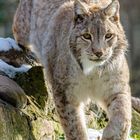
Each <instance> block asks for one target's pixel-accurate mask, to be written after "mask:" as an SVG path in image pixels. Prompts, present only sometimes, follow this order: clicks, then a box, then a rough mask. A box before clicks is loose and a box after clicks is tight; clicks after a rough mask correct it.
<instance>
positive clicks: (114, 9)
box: [104, 0, 120, 20]
mask: <svg viewBox="0 0 140 140" xmlns="http://www.w3.org/2000/svg"><path fill="white" fill-rule="evenodd" d="M119 9H120V4H119V1H118V0H112V2H111V4H109V6H108V7H107V8H105V9H104V13H105V15H106V16H108V17H114V19H116V20H118V19H119Z"/></svg>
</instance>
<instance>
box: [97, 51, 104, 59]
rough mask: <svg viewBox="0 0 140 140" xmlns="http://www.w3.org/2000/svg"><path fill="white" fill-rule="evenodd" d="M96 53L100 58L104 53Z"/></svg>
mask: <svg viewBox="0 0 140 140" xmlns="http://www.w3.org/2000/svg"><path fill="white" fill-rule="evenodd" d="M95 55H96V56H97V57H98V58H100V57H101V56H102V55H103V53H102V52H96V53H95Z"/></svg>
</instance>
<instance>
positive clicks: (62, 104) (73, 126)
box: [54, 93, 88, 140]
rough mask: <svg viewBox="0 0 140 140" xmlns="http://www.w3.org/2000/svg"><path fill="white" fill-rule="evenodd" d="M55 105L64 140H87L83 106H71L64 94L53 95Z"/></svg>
mask: <svg viewBox="0 0 140 140" xmlns="http://www.w3.org/2000/svg"><path fill="white" fill-rule="evenodd" d="M54 99H55V105H56V109H57V112H58V114H59V117H60V122H61V125H62V127H63V130H64V133H65V136H66V140H88V138H87V133H86V125H85V120H84V113H83V105H82V104H79V105H78V104H77V105H76V104H75V103H74V104H72V103H71V102H70V101H69V100H68V99H67V97H66V95H65V94H62V93H61V94H58V95H57V94H55V95H54Z"/></svg>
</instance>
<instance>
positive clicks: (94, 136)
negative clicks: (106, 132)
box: [88, 128, 134, 140]
mask: <svg viewBox="0 0 140 140" xmlns="http://www.w3.org/2000/svg"><path fill="white" fill-rule="evenodd" d="M102 134H103V130H95V129H91V128H89V129H88V137H89V140H101V137H102ZM128 140H134V139H132V138H128Z"/></svg>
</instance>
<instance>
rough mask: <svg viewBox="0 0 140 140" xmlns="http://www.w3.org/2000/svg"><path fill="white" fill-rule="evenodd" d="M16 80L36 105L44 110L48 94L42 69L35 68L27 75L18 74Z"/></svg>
mask: <svg viewBox="0 0 140 140" xmlns="http://www.w3.org/2000/svg"><path fill="white" fill-rule="evenodd" d="M14 80H15V81H16V82H17V83H18V84H19V85H20V86H21V87H22V88H23V89H24V91H25V93H26V94H27V95H28V96H30V97H32V100H33V101H34V102H36V103H37V104H36V105H39V106H38V107H39V108H41V109H44V107H45V104H46V102H47V98H48V94H47V90H46V87H45V81H44V77H43V72H42V67H40V66H38V67H33V68H31V69H30V70H29V71H28V72H27V73H22V74H21V73H18V74H17V75H16V77H15V78H14Z"/></svg>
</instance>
